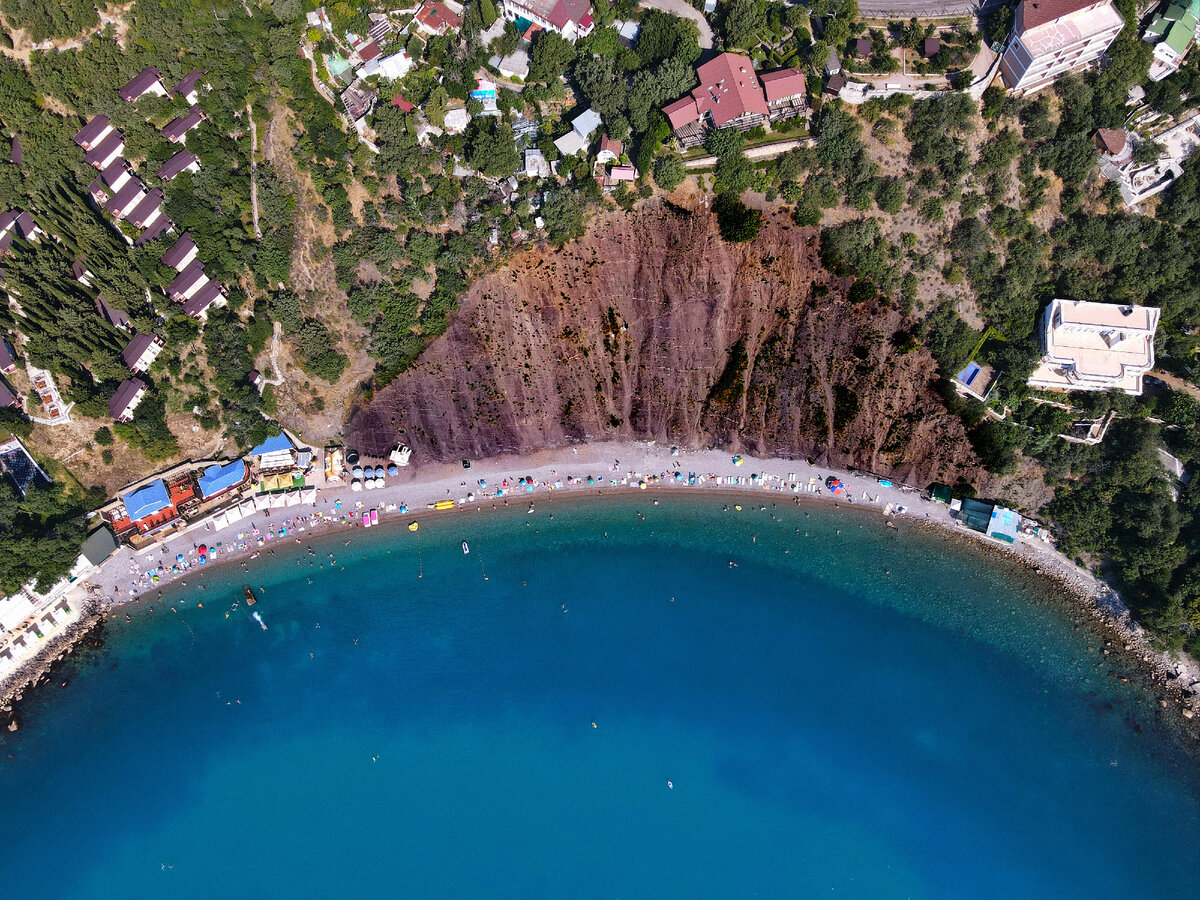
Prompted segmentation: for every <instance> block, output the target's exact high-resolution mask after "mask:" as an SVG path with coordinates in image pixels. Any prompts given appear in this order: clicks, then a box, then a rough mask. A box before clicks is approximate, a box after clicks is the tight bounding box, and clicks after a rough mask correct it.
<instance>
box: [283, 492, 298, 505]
mask: <svg viewBox="0 0 1200 900" xmlns="http://www.w3.org/2000/svg"><path fill="white" fill-rule="evenodd" d="M285 496H286V497H287V505H288V506H298V505H299V503H300V492H299V491H288V492H287V494H286V495H285Z"/></svg>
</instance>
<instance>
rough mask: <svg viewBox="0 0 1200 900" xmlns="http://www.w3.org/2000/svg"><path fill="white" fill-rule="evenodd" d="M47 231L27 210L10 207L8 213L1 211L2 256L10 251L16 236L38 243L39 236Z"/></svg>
mask: <svg viewBox="0 0 1200 900" xmlns="http://www.w3.org/2000/svg"><path fill="white" fill-rule="evenodd" d="M45 233H46V232H44V231H42V229H41V228H39V227H38V225H37V223H36V222H35V221H33V216H31V215H30V214H29V213H27V212H20V211H18V210H15V209H10V210H9V211H8V212H6V213H0V256H2V255H4V254H5V253H7V252H8V248H9V247H11V246H12V242H13V237H14V236H20V237H22V238H24V239H25V240H27V241H32V242H33V243H35V244H36V243H37V242H38V236H39V235H43V234H45Z"/></svg>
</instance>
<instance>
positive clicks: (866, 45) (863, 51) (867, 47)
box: [854, 38, 875, 59]
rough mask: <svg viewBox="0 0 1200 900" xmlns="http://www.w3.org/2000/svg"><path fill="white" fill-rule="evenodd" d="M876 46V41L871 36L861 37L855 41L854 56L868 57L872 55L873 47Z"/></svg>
mask: <svg viewBox="0 0 1200 900" xmlns="http://www.w3.org/2000/svg"><path fill="white" fill-rule="evenodd" d="M873 46H875V43H874V41H872V40H871V39H870V38H859V39H858V40H856V41H855V42H854V57H855V59H866V58H867V57H868V56H870V55H871V48H872V47H873Z"/></svg>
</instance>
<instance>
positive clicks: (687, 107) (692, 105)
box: [663, 96, 700, 128]
mask: <svg viewBox="0 0 1200 900" xmlns="http://www.w3.org/2000/svg"><path fill="white" fill-rule="evenodd" d="M663 114H664V115H665V116H666V117H667V121H668V122H670V123H671V127H672V128H682V127H683V126H684V125H688V124H690V123H692V122H695V121H696V120H697V119H698V118H700V113H699V112H698V111H697V110H696V101H695V100H693V99H692V98H691V96H687V97H683V98H681V99H679V100H676V101H675V102H674V103H672V104H671V105H670V106H664V107H663Z"/></svg>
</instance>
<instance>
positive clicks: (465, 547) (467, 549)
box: [463, 541, 471, 553]
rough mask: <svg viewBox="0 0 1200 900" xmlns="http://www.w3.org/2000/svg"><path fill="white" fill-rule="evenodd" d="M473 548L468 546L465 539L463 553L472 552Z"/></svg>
mask: <svg viewBox="0 0 1200 900" xmlns="http://www.w3.org/2000/svg"><path fill="white" fill-rule="evenodd" d="M470 552H471V548H470V547H468V546H467V542H466V541H463V553H470Z"/></svg>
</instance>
